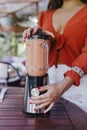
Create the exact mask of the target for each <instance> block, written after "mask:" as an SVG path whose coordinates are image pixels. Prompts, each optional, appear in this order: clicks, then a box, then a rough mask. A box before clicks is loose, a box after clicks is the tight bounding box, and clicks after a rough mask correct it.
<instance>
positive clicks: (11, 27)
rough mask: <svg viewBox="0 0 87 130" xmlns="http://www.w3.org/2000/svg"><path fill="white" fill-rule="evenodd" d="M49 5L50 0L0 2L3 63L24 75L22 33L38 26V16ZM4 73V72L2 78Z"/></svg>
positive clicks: (0, 55)
mask: <svg viewBox="0 0 87 130" xmlns="http://www.w3.org/2000/svg"><path fill="white" fill-rule="evenodd" d="M47 4H48V0H0V61H1V62H2V61H4V62H8V63H10V64H12V65H13V66H14V67H15V68H17V69H18V70H20V71H21V72H22V73H24V71H25V64H24V63H25V45H24V42H23V37H22V33H23V31H24V30H25V29H26V28H28V27H33V26H36V25H37V22H38V14H39V13H40V12H41V11H43V10H45V9H46V8H47ZM1 67H2V66H1ZM0 70H2V68H0ZM2 73H3V70H2V72H1V76H2Z"/></svg>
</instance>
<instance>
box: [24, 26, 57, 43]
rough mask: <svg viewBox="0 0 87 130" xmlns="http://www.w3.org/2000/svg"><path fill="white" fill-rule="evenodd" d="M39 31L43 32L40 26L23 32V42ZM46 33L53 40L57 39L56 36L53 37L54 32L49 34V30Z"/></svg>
mask: <svg viewBox="0 0 87 130" xmlns="http://www.w3.org/2000/svg"><path fill="white" fill-rule="evenodd" d="M38 31H42V28H41V27H39V26H36V27H33V28H28V29H26V30H25V31H24V32H23V40H24V42H25V40H26V38H29V37H30V36H31V34H36V33H37V32H38ZM44 32H45V33H46V34H47V35H50V36H51V37H52V38H53V39H54V38H55V36H54V35H53V33H52V32H49V31H47V30H44Z"/></svg>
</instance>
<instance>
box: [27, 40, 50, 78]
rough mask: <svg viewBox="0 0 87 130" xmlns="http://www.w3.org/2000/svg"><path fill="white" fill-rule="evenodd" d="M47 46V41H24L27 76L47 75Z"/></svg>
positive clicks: (48, 44)
mask: <svg viewBox="0 0 87 130" xmlns="http://www.w3.org/2000/svg"><path fill="white" fill-rule="evenodd" d="M49 46H50V41H49V40H44V39H37V38H36V39H28V40H26V69H27V73H28V74H29V75H31V76H43V75H45V74H46V73H47V70H48V67H49V65H48V56H49Z"/></svg>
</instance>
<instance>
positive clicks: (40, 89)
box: [38, 85, 49, 92]
mask: <svg viewBox="0 0 87 130" xmlns="http://www.w3.org/2000/svg"><path fill="white" fill-rule="evenodd" d="M48 89H49V86H48V85H46V86H44V87H38V90H39V91H40V92H44V91H47V90H48Z"/></svg>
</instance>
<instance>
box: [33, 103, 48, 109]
mask: <svg viewBox="0 0 87 130" xmlns="http://www.w3.org/2000/svg"><path fill="white" fill-rule="evenodd" d="M48 105H49V102H45V103H42V104H40V105H37V106H36V107H35V110H39V109H41V108H45V107H46V106H48Z"/></svg>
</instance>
